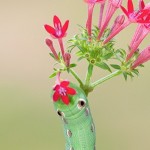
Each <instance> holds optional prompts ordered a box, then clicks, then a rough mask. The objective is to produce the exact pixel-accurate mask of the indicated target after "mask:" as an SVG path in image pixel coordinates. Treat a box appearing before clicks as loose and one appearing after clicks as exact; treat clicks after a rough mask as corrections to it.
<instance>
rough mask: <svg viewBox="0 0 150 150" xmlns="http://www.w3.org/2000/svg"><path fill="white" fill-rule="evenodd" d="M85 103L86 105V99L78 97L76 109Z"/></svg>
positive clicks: (82, 106)
mask: <svg viewBox="0 0 150 150" xmlns="http://www.w3.org/2000/svg"><path fill="white" fill-rule="evenodd" d="M85 105H86V101H85V100H84V99H79V101H78V104H77V107H78V109H82V108H84V107H85Z"/></svg>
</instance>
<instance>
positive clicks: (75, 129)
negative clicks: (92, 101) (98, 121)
mask: <svg viewBox="0 0 150 150" xmlns="http://www.w3.org/2000/svg"><path fill="white" fill-rule="evenodd" d="M70 87H72V88H74V89H75V90H76V95H74V96H70V97H69V99H70V103H69V105H65V104H64V103H63V102H62V101H57V102H54V107H55V110H56V111H57V114H58V115H59V116H60V118H61V119H62V122H63V126H64V136H65V139H66V150H95V140H96V135H95V126H94V123H93V119H92V116H91V112H90V108H89V104H88V100H87V97H86V96H85V94H84V92H83V90H82V89H80V88H79V87H78V86H76V85H75V84H73V83H70Z"/></svg>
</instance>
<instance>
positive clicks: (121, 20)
mask: <svg viewBox="0 0 150 150" xmlns="http://www.w3.org/2000/svg"><path fill="white" fill-rule="evenodd" d="M124 21H125V16H124V15H119V16H118V17H117V18H116V19H115V21H114V24H113V26H112V28H111V33H112V32H113V31H115V30H116V29H118V28H119V27H120V26H121V25H122V24H123V23H124Z"/></svg>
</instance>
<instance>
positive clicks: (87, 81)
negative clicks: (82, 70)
mask: <svg viewBox="0 0 150 150" xmlns="http://www.w3.org/2000/svg"><path fill="white" fill-rule="evenodd" d="M92 73H93V65H92V64H89V66H88V70H87V74H86V78H85V85H86V86H89V85H90V80H91V76H92Z"/></svg>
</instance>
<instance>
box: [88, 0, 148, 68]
mask: <svg viewBox="0 0 150 150" xmlns="http://www.w3.org/2000/svg"><path fill="white" fill-rule="evenodd" d="M86 2H87V3H88V5H93V7H92V11H91V10H90V9H88V19H87V22H88V23H87V26H86V28H87V31H88V35H89V39H90V40H91V38H92V37H91V24H92V19H91V18H92V13H93V8H94V5H95V3H96V2H97V1H93V3H91V1H86ZM100 2H101V3H100V5H104V3H105V2H106V1H103V3H102V1H100ZM118 8H120V9H121V10H122V11H123V13H124V15H123V14H120V15H119V16H118V17H117V18H116V20H115V22H114V24H113V26H112V28H111V30H110V33H109V36H108V37H106V38H105V39H104V40H103V34H104V31H105V30H106V29H107V27H108V24H109V21H110V19H111V18H112V16H113V14H114V13H115V11H116V10H117V9H118ZM102 14H103V8H101V10H100V17H99V21H98V22H102V25H98V27H99V34H98V37H97V39H98V40H99V41H101V40H103V44H104V45H105V44H107V43H108V42H110V40H111V39H112V38H113V37H115V36H116V35H117V34H118V33H119V32H120V31H122V30H123V29H124V28H126V27H127V26H129V25H130V24H131V23H136V24H137V25H138V27H137V29H136V31H135V34H134V36H133V38H132V41H131V43H130V45H129V53H128V54H127V57H126V61H129V60H130V59H131V58H132V57H133V56H134V54H135V53H136V52H137V50H138V47H139V45H140V43H141V42H142V40H143V39H144V38H145V37H146V36H147V35H148V33H149V32H150V5H149V4H147V5H145V3H144V1H143V0H139V9H138V10H137V9H134V5H133V2H132V0H128V2H127V9H126V8H125V7H123V6H122V0H108V6H107V8H106V14H105V17H104V19H103V18H102ZM125 16H126V19H125ZM148 49H149V47H147V48H146V49H144V50H143V51H142V52H141V53H140V54H139V56H138V57H137V58H136V60H135V61H134V62H133V65H132V67H131V68H132V69H134V68H136V67H137V66H139V65H140V64H142V63H144V62H146V61H148V60H149V59H150V57H149V55H148V53H149V50H148ZM137 64H138V65H137Z"/></svg>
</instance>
